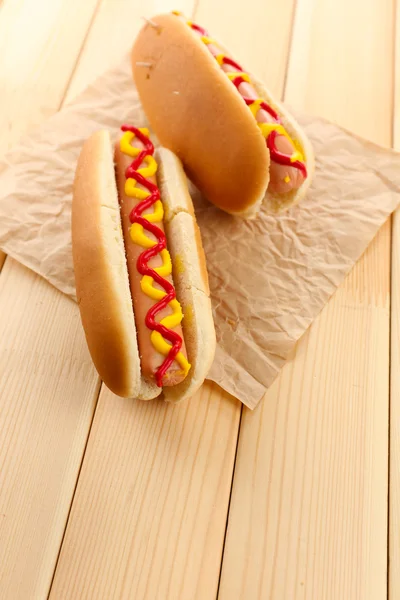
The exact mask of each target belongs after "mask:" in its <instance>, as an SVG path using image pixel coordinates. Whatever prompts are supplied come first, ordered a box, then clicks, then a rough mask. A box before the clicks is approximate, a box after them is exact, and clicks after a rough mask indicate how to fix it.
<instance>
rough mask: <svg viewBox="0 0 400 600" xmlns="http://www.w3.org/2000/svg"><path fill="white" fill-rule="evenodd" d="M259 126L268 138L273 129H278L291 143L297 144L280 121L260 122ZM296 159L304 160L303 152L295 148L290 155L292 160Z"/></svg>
mask: <svg viewBox="0 0 400 600" xmlns="http://www.w3.org/2000/svg"><path fill="white" fill-rule="evenodd" d="M258 126H259V128H260V130H261V133H262V134H263V136H264V137H265V138H267V137H268V136H269V134H270V133H271V131H276V132H277V133H279V134H280V135H284V136H285V138H286V139H288V140H289V142H290V143H291V144H293V146H295V144H294V142H293V140H292V139H291V137H290V136H289V134H288V133H287V131H286V129H285V128H284V126H283V125H281V124H280V123H258ZM296 160H300V161H302V162H303V161H304V157H303V154H302V153H301V152H300V150H295V151H294V152H293V154H292V155H291V157H290V162H295V161H296Z"/></svg>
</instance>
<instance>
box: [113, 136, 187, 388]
mask: <svg viewBox="0 0 400 600" xmlns="http://www.w3.org/2000/svg"><path fill="white" fill-rule="evenodd" d="M121 130H122V131H131V132H132V133H134V134H135V136H136V137H137V138H138V139H139V140H140V141H141V142H142V144H143V145H144V148H143V150H142V151H141V152H140V153H139V154H138V155H137V156H136V158H134V159H133V161H132V163H131V164H130V165H129V167H128V168H127V169H126V171H125V176H126V178H127V179H128V178H132V179H135V180H136V181H137V182H138V183H139V184H140V185H142V186H143V187H144V188H146V189H147V190H148V191H149V192H150V195H149V196H147V197H146V198H144V199H143V200H142V201H141V202H139V204H137V205H136V206H135V208H133V209H132V211H131V213H130V215H129V219H130V222H131V223H132V224H133V223H139V224H140V225H142V227H143V229H145V230H146V231H149V232H150V233H152V234H153V235H154V236H155V237H156V238H157V243H156V244H155V245H154V246H152V247H151V248H148V249H146V250H144V251H143V252H142V253H141V254H140V256H139V258H138V260H137V263H136V266H137V270H138V271H139V273H140V274H141V275H149V276H150V277H152V278H153V279H154V281H155V282H156V283H158V284H159V285H160V286H161V287H162V288H163V289H164V290H165V292H166V295H165V296H164V297H163V298H162V299H161V300H159V301H158V302H157V303H156V304H155V305H154V306H152V308H150V309H149V310H148V312H147V315H146V320H145V322H146V325H147V327H148V328H149V329H151V330H152V331H158V332H159V333H160V334H161V335H162V336H163V338H165V339H166V340H168V341H169V342H170V343H171V344H172V346H171V349H170V351H169V353H168V356H167V357H166V358H165V360H164V362H163V363H162V364H161V366H160V367H159V368H158V369H157V371H156V373H155V378H156V383H157V385H158V386H159V387H162V382H163V378H164V376H165V374H166V372H167V371H168V369H169V368H170V366H171V365H172V363H173V362H174V360H175V358H176V355H177V354H178V352H179V351H180V349H181V347H182V338H181V336H180V335H178V334H177V333H176V332H175V331H172V329H168V328H167V327H165V326H164V325H161V323H158V322H157V321H156V315H157V313H159V312H160V311H161V310H163V309H164V308H166V307H167V306H168V304H169V302H171V300H174V298H176V294H175V288H174V286H173V285H172V284H171V283H170V282H169V281H167V280H166V279H164V277H161V275H159V274H158V273H156V271H154V269H152V268H151V267H149V266H148V262H149V260H150V259H152V258H153V257H154V256H156V255H157V254H158V253H159V252H161V250H164V248H166V246H167V241H166V238H165V234H164V232H163V231H162V230H161V229H160V228H159V227H157V225H155V224H154V223H149V221H148V220H147V219H146V218H144V217H142V213H143V211H145V210H146V209H148V208H150V207H151V206H153V204H154V203H155V202H157V200H159V199H160V191H159V189H158V187H157V186H156V185H155V184H154V183H152V182H151V181H149V180H148V179H146V177H143V175H141V174H140V173H138V172H137V170H138V169H139V167H140V165H141V164H142V162H143V161H144V159H145V158H146V156H153V154H154V146H153V144H152V143H151V141H150V139H149V138H148V137H147V136H146V135H144V134H143V133H142V132H141V131H140V130H139V129H137V128H136V127H131V126H130V125H122V127H121Z"/></svg>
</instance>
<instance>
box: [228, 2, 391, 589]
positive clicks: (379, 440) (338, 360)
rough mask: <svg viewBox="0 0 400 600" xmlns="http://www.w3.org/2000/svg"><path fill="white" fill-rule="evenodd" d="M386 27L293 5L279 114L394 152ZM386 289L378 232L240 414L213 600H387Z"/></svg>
mask: <svg viewBox="0 0 400 600" xmlns="http://www.w3.org/2000/svg"><path fill="white" fill-rule="evenodd" d="M392 18H393V14H392V2H391V1H389V0H387V1H383V2H382V1H380V0H367V1H366V2H364V1H361V0H356V1H355V2H352V3H349V2H348V1H347V0H339V1H337V2H335V3H331V2H330V1H329V0H319V1H317V0H315V1H312V0H311V1H309V0H300V1H299V2H298V6H297V17H296V22H295V27H294V38H293V45H292V50H291V55H290V56H291V60H290V64H289V70H288V80H287V94H286V100H287V101H288V102H289V103H290V104H292V105H297V106H299V107H303V108H306V109H309V110H313V111H315V112H318V113H320V114H322V115H324V116H326V117H329V118H333V119H335V120H337V121H339V122H340V123H342V124H344V125H346V126H347V127H351V128H353V129H354V130H355V131H357V132H358V133H360V134H364V135H366V136H368V137H371V138H374V139H376V140H377V141H379V142H382V143H386V144H390V129H391V112H392V67H393V63H392V41H393V40H392V39H391V31H392V27H391V22H392ZM372 82H373V85H372ZM389 287H390V228H389V226H388V225H387V226H385V227H383V228H382V230H381V231H380V233H379V234H378V236H377V237H376V239H375V240H374V242H373V243H372V244H371V246H370V248H369V249H368V251H367V252H366V253H365V255H364V256H363V258H362V259H361V260H360V261H359V263H358V264H357V266H356V267H355V268H354V269H353V271H352V273H351V275H350V276H349V277H348V278H347V280H346V282H345V283H344V285H342V286H341V288H340V289H339V290H338V292H337V293H336V294H335V296H334V297H333V299H332V300H331V302H330V303H329V304H328V305H327V306H326V307H325V309H324V310H323V312H322V313H321V315H320V317H319V318H318V319H317V320H316V321H315V322H314V324H313V325H312V327H311V328H310V330H309V332H308V333H307V334H306V335H305V336H304V337H303V338H302V340H301V341H300V343H299V344H298V346H297V350H296V353H295V356H294V357H293V359H292V360H291V361H290V362H289V364H287V365H286V367H285V368H284V369H283V371H282V372H281V374H280V377H279V378H278V380H277V381H276V382H275V384H274V385H273V386H272V388H271V389H270V390H269V392H268V393H267V394H266V397H265V399H264V402H263V404H261V405H260V406H259V407H258V408H257V409H256V410H255V411H254V413H251V412H250V411H249V410H247V409H244V411H243V418H242V425H241V430H240V439H239V446H238V454H237V462H236V470H235V477H234V485H233V491H232V500H231V509H230V514H229V525H228V532H227V539H226V544H225V553H224V559H223V567H222V575H221V585H220V593H219V598H220V599H221V600H225V599H229V600H234V599H235V598H243V599H248V598H251V599H252V600H253V599H256V598H270V599H277V600H278V599H279V600H286V599H288V600H289V599H290V600H294V599H297V598H299V599H300V598H306V599H309V598H310V599H311V598H312V599H314V598H324V600H328V599H332V600H337V599H338V598H352V599H353V598H354V599H361V598H362V599H363V600H365V599H371V600H375V599H378V598H385V597H386V576H387V565H386V561H387V547H386V546H387V485H388V473H387V462H388V385H389V378H388V373H389Z"/></svg>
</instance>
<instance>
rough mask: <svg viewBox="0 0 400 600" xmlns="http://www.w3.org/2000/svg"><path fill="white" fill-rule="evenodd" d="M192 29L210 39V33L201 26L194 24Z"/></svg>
mask: <svg viewBox="0 0 400 600" xmlns="http://www.w3.org/2000/svg"><path fill="white" fill-rule="evenodd" d="M191 28H192V29H194V30H195V31H198V32H199V33H201V35H205V36H206V37H208V33H207V31H206V30H205V29H204V27H200V25H196V23H192V24H191Z"/></svg>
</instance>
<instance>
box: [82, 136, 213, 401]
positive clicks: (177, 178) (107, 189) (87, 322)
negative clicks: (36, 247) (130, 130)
mask: <svg viewBox="0 0 400 600" xmlns="http://www.w3.org/2000/svg"><path fill="white" fill-rule="evenodd" d="M156 159H157V162H158V164H159V187H160V191H161V199H162V202H163V205H164V209H165V219H164V223H165V229H166V233H167V239H168V247H169V251H170V254H171V259H172V264H173V271H174V283H175V288H176V293H177V299H178V300H179V302H180V303H181V306H182V310H183V314H184V319H183V323H182V327H183V333H184V338H185V343H186V349H187V353H188V359H189V362H190V363H191V365H192V367H191V369H190V371H189V374H188V376H187V377H186V378H185V380H184V381H183V382H182V383H180V384H178V385H176V386H172V387H170V388H164V395H165V398H166V400H169V401H173V402H177V401H179V400H182V399H184V398H187V397H190V396H192V395H193V394H194V393H195V392H196V390H197V389H198V388H199V387H200V385H201V384H202V383H203V381H204V379H205V377H206V375H207V373H208V371H209V369H210V366H211V363H212V361H213V358H214V352H215V330H214V323H213V317H212V310H211V301H210V298H209V287H208V276H207V269H206V266H205V257H204V252H203V247H202V243H201V237H200V232H199V229H198V226H197V223H196V218H195V215H194V210H193V204H192V200H191V198H190V196H189V192H188V189H187V182H186V177H185V175H184V172H183V169H182V166H181V163H180V162H179V160H178V159H177V157H176V156H175V155H174V154H172V152H170V151H168V150H165V149H160V150H159V151H158V152H157V157H156ZM72 250H73V260H74V269H75V281H76V292H77V298H78V304H79V309H80V313H81V318H82V324H83V327H84V330H85V335H86V339H87V343H88V346H89V350H90V354H91V356H92V359H93V362H94V364H95V366H96V369H97V371H98V373H99V375H100V376H101V378H102V379H103V381H104V383H105V384H106V385H107V387H109V388H110V389H111V390H112V391H113V392H114V393H116V394H118V395H120V396H123V397H135V398H140V399H143V400H150V399H152V398H155V397H156V396H158V395H159V394H160V393H161V389H160V388H159V387H157V386H156V385H155V384H153V383H151V382H148V381H145V380H144V379H143V378H142V377H141V374H140V358H139V351H138V346H137V339H136V326H135V319H134V313H133V307H132V299H131V295H130V288H129V276H128V269H127V264H126V256H125V247H124V241H123V233H122V229H121V215H120V207H119V202H118V191H117V185H116V179H115V172H114V163H113V152H112V145H111V139H110V135H109V133H108V132H106V131H99V132H97V133H95V134H94V135H92V136H91V137H90V138H89V139H88V140H87V141H86V142H85V144H84V146H83V148H82V151H81V154H80V157H79V160H78V165H77V170H76V175H75V181H74V189H73V201H72Z"/></svg>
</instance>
